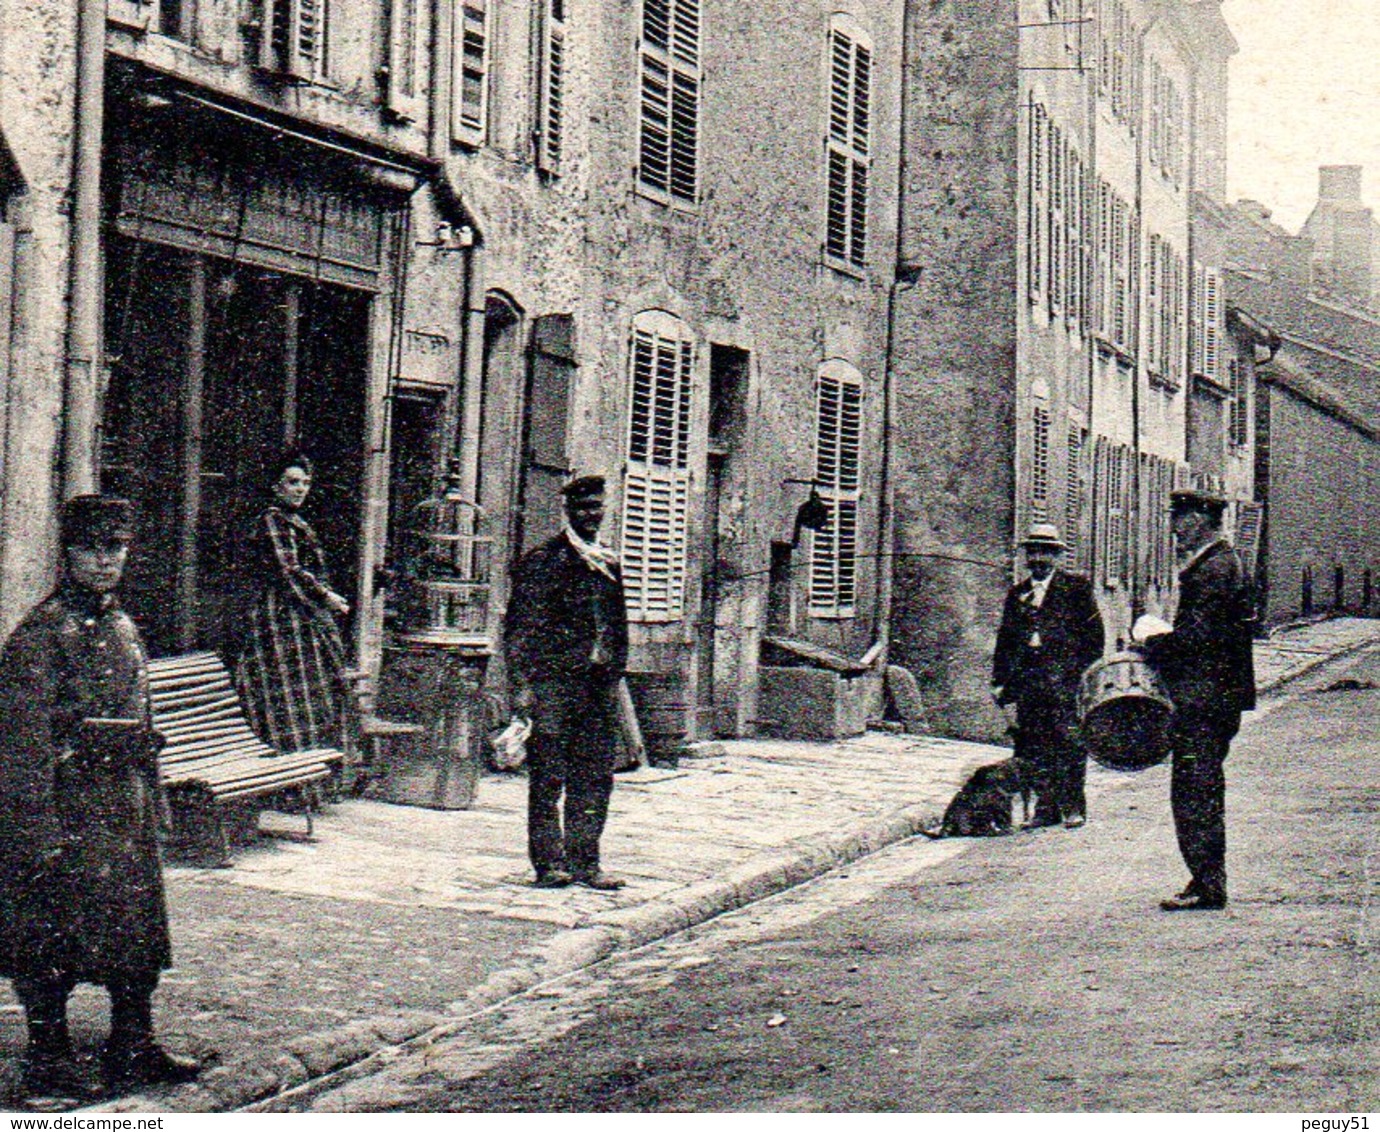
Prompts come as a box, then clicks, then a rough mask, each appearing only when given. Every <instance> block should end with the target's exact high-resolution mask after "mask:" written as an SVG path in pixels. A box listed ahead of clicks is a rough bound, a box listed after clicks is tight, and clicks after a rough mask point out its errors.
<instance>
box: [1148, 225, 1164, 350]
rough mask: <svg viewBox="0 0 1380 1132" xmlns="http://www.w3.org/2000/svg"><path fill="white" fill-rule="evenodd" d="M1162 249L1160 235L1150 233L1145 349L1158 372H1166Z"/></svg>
mask: <svg viewBox="0 0 1380 1132" xmlns="http://www.w3.org/2000/svg"><path fill="white" fill-rule="evenodd" d="M1162 249H1163V243H1162V241H1161V240H1160V238H1159V236H1157V235H1155V233H1153V232H1152V233H1151V234H1150V253H1149V254H1150V262H1149V263H1148V264H1147V267H1148V269H1149V270H1148V271H1147V273H1146V279H1145V317H1146V319H1147V320H1148V322H1149V327H1148V329H1147V332H1146V337H1145V351H1146V353H1147V355H1149V358H1148V360H1149V363H1150V368H1151V370H1153V371H1154V372H1156V373H1163V372H1164V360H1163V358H1162V356H1161V349H1160V346H1161V343H1162V342H1163V334H1162V327H1161V325H1160V306H1161V304H1162V302H1163V299H1164V288H1163V285H1162V283H1161V280H1160V264H1161V262H1162V260H1163V258H1164V257H1163V255H1162Z"/></svg>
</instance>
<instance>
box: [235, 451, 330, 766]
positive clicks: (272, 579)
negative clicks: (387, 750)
mask: <svg viewBox="0 0 1380 1132" xmlns="http://www.w3.org/2000/svg"><path fill="white" fill-rule="evenodd" d="M273 474H274V475H275V479H274V481H273V485H272V493H273V501H272V502H271V503H270V504H269V505H268V506H267V507H266V508H264V510H263V511H262V512H260V514H259V516H258V518H257V519H256V520H255V522H254V528H253V531H252V532H251V533H250V536H249V539H248V544H247V546H248V551H249V553H248V557H247V560H246V562H245V571H246V574H247V577H248V581H249V588H250V590H251V592H252V604H251V606H250V610H249V617H248V624H247V625H246V626H245V627H244V629H245V641H244V645H243V646H242V648H241V650H240V654H239V658H238V660H237V661H236V664H235V684H236V686H237V687H238V689H239V693H240V696H241V697H242V698H243V700H244V703H245V707H246V710H247V711H248V714H249V721H250V723H251V724H252V725H253V727H254V730H255V731H256V732H257V733H258V735H259V738H261V739H262V740H263V741H264V742H265V743H267V744H268V745H269V746H271V747H273V748H275V749H276V750H278V751H280V752H283V753H286V752H290V751H304V750H310V749H312V748H316V747H339V746H340V744H341V728H342V724H343V719H342V705H343V697H344V680H345V646H344V644H343V643H342V642H341V638H340V629H339V627H338V626H337V624H336V618H337V617H341V616H344V615H345V614H347V613H349V612H350V606H349V603H348V602H347V601H346V600H345V599H344V598H343V597H341V596H340V595H339V594H338V593H336V592H335V591H334V590H333V589H331V585H330V580H329V578H328V577H327V574H326V558H325V554H324V553H323V552H322V549H321V543H320V540H318V539H317V537H316V532H315V531H313V530H312V529H311V526H310V525H309V524H308V523H307V521H306V520H305V519H304V518H302V516H301V514H300V511H301V507H302V504H303V503H304V502H305V501H306V498H307V493H308V492H310V491H311V477H312V464H311V461H310V460H308V459H307V457H306V456H303V455H301V454H299V453H293V454H291V455H288V456H284V457H283V458H282V459H281V460H279V461H278V463H277V464H276V465H274V468H273Z"/></svg>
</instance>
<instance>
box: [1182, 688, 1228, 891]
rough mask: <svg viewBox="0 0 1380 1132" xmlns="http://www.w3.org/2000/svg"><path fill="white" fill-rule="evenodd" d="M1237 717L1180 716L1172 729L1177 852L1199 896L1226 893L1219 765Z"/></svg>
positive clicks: (1221, 771) (1222, 777) (1223, 789)
mask: <svg viewBox="0 0 1380 1132" xmlns="http://www.w3.org/2000/svg"><path fill="white" fill-rule="evenodd" d="M1240 726H1241V717H1240V716H1239V715H1237V716H1235V717H1228V718H1227V719H1225V720H1223V719H1203V718H1201V717H1195V716H1193V715H1189V714H1187V713H1186V714H1185V715H1184V716H1183V717H1182V718H1180V719H1179V720H1178V722H1177V723H1176V725H1175V728H1174V738H1173V742H1174V761H1173V766H1172V769H1171V772H1170V777H1169V804H1170V808H1171V809H1172V810H1173V812H1174V832H1175V834H1176V835H1177V837H1178V841H1179V852H1180V853H1181V854H1182V855H1183V859H1184V864H1186V865H1187V866H1188V871H1189V873H1190V874H1192V876H1193V884H1194V887H1196V888H1197V889H1198V891H1199V892H1201V893H1202V894H1203V895H1205V896H1209V897H1221V898H1223V899H1225V898H1226V895H1227V815H1226V794H1227V777H1226V773H1225V769H1224V766H1223V764H1224V763H1225V762H1226V760H1227V752H1228V750H1229V749H1230V747H1231V741H1232V738H1233V737H1234V736H1235V735H1236V732H1237V730H1238V729H1239V728H1240Z"/></svg>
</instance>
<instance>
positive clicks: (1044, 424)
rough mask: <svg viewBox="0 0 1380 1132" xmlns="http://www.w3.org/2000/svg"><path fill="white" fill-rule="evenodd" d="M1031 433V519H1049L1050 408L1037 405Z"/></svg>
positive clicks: (1035, 521) (1038, 520)
mask: <svg viewBox="0 0 1380 1132" xmlns="http://www.w3.org/2000/svg"><path fill="white" fill-rule="evenodd" d="M1034 418H1035V419H1034V421H1033V423H1032V427H1031V435H1030V521H1031V522H1032V523H1044V522H1048V521H1049V410H1048V409H1046V408H1045V407H1044V406H1043V405H1036V406H1035V414H1034Z"/></svg>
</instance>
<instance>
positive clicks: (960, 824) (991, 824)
mask: <svg viewBox="0 0 1380 1132" xmlns="http://www.w3.org/2000/svg"><path fill="white" fill-rule="evenodd" d="M1030 795H1031V787H1030V776H1029V775H1028V774H1027V773H1026V768H1025V767H1023V766H1022V765H1021V763H1020V761H1019V760H1018V759H1014V758H1012V759H1004V760H1003V761H1001V762H999V763H989V764H988V765H987V766H980V767H978V768H977V770H975V771H973V773H972V775H971V776H970V777H969V779H968V781H967V782H965V783H964V784H963V787H962V789H960V790H959V792H958V793H957V794H955V795H954V800H953V801H952V802H950V803H949V808H948V809H946V810H945V811H944V817H943V819H942V820H941V821H940V823H939V824H938V825H936V826H932V827H931V828H929V829H924V830H921V832H922V833H924V835H925V836H926V837H935V838H938V837H994V836H998V835H1000V834H1003V833H1010V832H1011V826H1012V822H1011V807H1012V805H1013V803H1014V802H1015V801H1016V799H1017V798H1019V799H1020V800H1021V811H1022V818H1023V820H1025V821H1029V820H1030Z"/></svg>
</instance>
